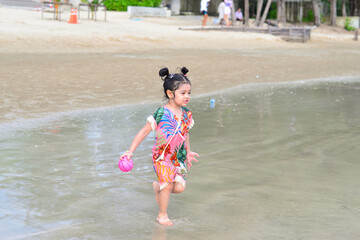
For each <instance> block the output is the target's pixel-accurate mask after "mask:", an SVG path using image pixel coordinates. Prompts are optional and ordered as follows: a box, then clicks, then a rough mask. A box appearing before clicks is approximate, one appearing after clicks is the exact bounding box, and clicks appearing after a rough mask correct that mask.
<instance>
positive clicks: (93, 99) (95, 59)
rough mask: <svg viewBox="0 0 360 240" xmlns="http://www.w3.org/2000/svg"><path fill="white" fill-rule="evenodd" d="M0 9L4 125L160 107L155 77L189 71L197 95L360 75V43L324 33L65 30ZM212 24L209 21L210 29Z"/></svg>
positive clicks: (111, 17) (145, 26)
mask: <svg viewBox="0 0 360 240" xmlns="http://www.w3.org/2000/svg"><path fill="white" fill-rule="evenodd" d="M66 19H67V16H66V14H64V15H63V21H61V22H58V21H54V20H50V19H48V18H45V19H41V13H40V12H35V11H26V10H19V9H8V8H0V33H1V34H0V76H1V78H0V94H1V98H0V122H9V121H14V120H17V119H22V118H38V117H43V116H46V115H49V114H51V113H56V112H64V111H70V110H79V109H87V108H97V107H107V106H118V105H123V104H129V103H141V102H148V101H158V102H160V101H161V100H162V89H161V88H162V82H161V80H160V78H159V77H158V75H157V73H158V70H159V69H160V68H161V67H164V66H168V67H169V68H170V70H171V71H175V70H176V68H177V67H181V66H186V67H188V68H189V70H190V72H189V74H188V75H189V77H190V79H191V81H192V83H193V94H194V96H198V95H201V94H206V93H209V92H213V91H217V90H220V89H226V88H231V87H234V86H238V85H240V84H248V83H263V82H280V81H298V80H309V79H316V78H331V77H339V76H341V77H347V76H349V77H350V76H360V68H359V67H358V60H359V59H360V43H359V42H355V41H353V40H352V34H351V33H347V32H345V31H342V30H341V29H333V30H332V29H330V28H326V27H322V28H319V29H315V30H314V31H313V32H312V39H311V41H309V42H307V43H305V44H304V43H297V42H286V41H284V40H282V39H280V38H277V37H275V36H271V35H267V34H255V33H240V32H210V31H182V30H179V27H182V26H196V25H198V24H199V23H200V21H199V20H200V18H199V17H194V16H192V17H171V18H167V19H165V18H142V19H140V20H139V21H134V20H131V19H129V18H128V16H127V13H113V12H109V14H108V21H107V22H103V21H98V22H93V21H88V20H79V24H76V25H73V24H68V23H66ZM210 22H211V20H210V21H209V23H210Z"/></svg>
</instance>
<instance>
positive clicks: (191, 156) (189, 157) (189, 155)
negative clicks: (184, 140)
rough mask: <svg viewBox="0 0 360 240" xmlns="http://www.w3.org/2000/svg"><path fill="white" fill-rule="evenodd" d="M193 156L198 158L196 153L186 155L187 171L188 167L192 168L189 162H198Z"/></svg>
mask: <svg viewBox="0 0 360 240" xmlns="http://www.w3.org/2000/svg"><path fill="white" fill-rule="evenodd" d="M195 156H196V157H198V156H199V155H198V154H197V153H196V152H188V153H187V154H186V160H187V163H188V169H190V167H191V166H192V163H191V161H195V162H198V160H196V158H195Z"/></svg>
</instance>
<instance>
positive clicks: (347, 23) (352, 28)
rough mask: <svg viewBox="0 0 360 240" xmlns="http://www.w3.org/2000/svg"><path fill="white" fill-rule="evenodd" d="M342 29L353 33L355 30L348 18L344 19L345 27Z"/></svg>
mask: <svg viewBox="0 0 360 240" xmlns="http://www.w3.org/2000/svg"><path fill="white" fill-rule="evenodd" d="M344 28H345V29H346V30H348V31H355V30H356V28H355V27H354V26H353V23H352V21H351V19H350V18H346V19H345V25H344Z"/></svg>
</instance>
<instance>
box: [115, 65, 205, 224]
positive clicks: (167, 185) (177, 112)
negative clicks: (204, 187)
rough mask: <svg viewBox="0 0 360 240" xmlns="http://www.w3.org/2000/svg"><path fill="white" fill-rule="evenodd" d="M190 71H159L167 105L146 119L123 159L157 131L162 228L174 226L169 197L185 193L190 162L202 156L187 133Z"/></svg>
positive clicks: (157, 185) (190, 121) (157, 187)
mask: <svg viewBox="0 0 360 240" xmlns="http://www.w3.org/2000/svg"><path fill="white" fill-rule="evenodd" d="M187 72H188V70H187V69H186V68H185V67H183V68H182V69H181V73H178V74H169V70H168V69H167V68H163V69H161V70H160V71H159V75H160V77H161V78H162V80H163V81H164V84H163V86H164V93H165V98H166V99H167V100H168V102H167V104H166V105H164V106H162V107H160V108H158V109H157V110H156V111H155V112H154V113H153V114H152V115H151V116H149V117H148V118H147V123H146V124H145V126H144V127H143V128H142V129H141V130H140V131H139V132H138V134H137V135H136V136H135V138H134V140H133V142H132V144H131V146H130V148H129V150H128V151H126V152H125V153H124V154H123V155H122V156H121V157H123V156H127V157H128V158H130V157H131V156H132V155H133V153H134V151H135V149H136V148H137V147H138V146H139V144H140V143H141V142H142V141H143V140H144V138H145V137H146V136H147V135H148V134H149V133H150V132H151V131H156V137H155V144H154V147H153V148H152V153H153V154H152V160H153V165H154V170H155V173H156V175H157V178H158V182H153V188H154V192H155V199H156V202H157V204H158V205H159V214H158V216H157V218H156V220H157V222H158V223H160V224H162V225H173V223H172V222H171V220H170V219H169V218H168V215H167V207H168V203H169V199H170V194H171V193H181V192H183V191H184V190H185V184H186V178H185V177H186V173H187V171H186V165H187V167H188V169H190V167H191V165H192V164H191V161H196V162H197V160H196V159H195V156H197V157H198V156H199V155H198V154H196V153H195V152H192V151H191V150H190V141H189V134H188V132H189V129H190V128H191V127H192V126H193V125H194V120H193V119H192V113H191V111H189V110H188V109H187V108H185V106H186V105H187V104H188V102H189V100H190V94H191V83H190V81H189V79H188V78H187V77H186V73H187Z"/></svg>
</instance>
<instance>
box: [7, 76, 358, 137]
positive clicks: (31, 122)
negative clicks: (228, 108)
mask: <svg viewBox="0 0 360 240" xmlns="http://www.w3.org/2000/svg"><path fill="white" fill-rule="evenodd" d="M339 78H341V79H339ZM359 81H360V76H347V77H344V76H342V77H331V78H321V79H306V80H298V81H288V82H271V83H269V82H262V83H246V84H240V85H238V86H235V87H232V88H227V89H220V90H217V91H213V92H208V93H204V94H200V95H197V96H194V97H192V99H193V100H192V101H191V102H193V101H194V100H195V101H196V100H198V99H200V98H206V97H210V96H212V95H219V94H222V93H227V92H232V91H241V92H242V91H243V92H249V91H254V90H255V91H256V90H259V89H265V88H266V87H282V86H284V87H286V86H290V85H292V87H293V85H296V86H295V87H298V86H300V85H307V86H308V85H309V84H318V83H322V82H330V83H348V82H359ZM157 103H158V104H159V106H160V105H162V104H164V102H163V101H160V100H159V101H151V102H138V103H124V104H122V105H114V106H101V107H95V108H83V109H75V110H68V111H64V112H46V113H44V115H43V116H40V117H37V118H18V119H14V120H13V121H9V122H2V121H0V130H2V131H3V130H5V131H14V130H19V128H21V129H24V128H33V127H34V126H38V125H40V126H42V125H47V124H50V123H51V122H52V121H54V122H56V121H58V119H59V118H67V117H69V116H75V118H77V117H79V115H81V114H84V115H87V114H91V113H99V112H103V111H112V110H115V109H121V108H130V107H137V106H141V105H155V104H157ZM190 105H191V104H190ZM190 108H191V107H190Z"/></svg>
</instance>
